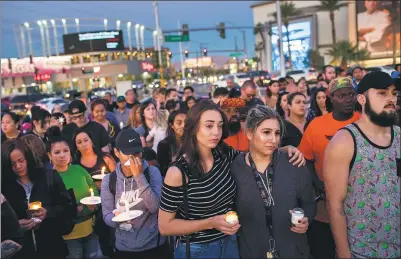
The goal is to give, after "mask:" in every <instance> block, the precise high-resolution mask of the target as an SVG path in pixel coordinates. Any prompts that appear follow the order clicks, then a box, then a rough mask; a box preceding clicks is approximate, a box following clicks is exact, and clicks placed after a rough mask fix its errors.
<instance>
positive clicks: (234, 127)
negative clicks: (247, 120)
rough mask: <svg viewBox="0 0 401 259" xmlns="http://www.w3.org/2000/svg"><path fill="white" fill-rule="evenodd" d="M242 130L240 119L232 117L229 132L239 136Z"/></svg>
mask: <svg viewBox="0 0 401 259" xmlns="http://www.w3.org/2000/svg"><path fill="white" fill-rule="evenodd" d="M240 129H241V122H240V120H239V118H238V117H236V116H234V117H231V119H230V121H229V122H228V131H229V132H230V135H235V134H237V133H238V132H239V131H240Z"/></svg>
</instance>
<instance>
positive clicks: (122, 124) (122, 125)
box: [120, 121, 124, 129]
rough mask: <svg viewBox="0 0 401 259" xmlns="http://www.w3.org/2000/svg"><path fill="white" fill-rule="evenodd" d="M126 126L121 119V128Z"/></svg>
mask: <svg viewBox="0 0 401 259" xmlns="http://www.w3.org/2000/svg"><path fill="white" fill-rule="evenodd" d="M123 127H124V123H123V122H122V121H120V128H121V129H122V128H123Z"/></svg>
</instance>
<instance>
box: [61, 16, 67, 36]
mask: <svg viewBox="0 0 401 259" xmlns="http://www.w3.org/2000/svg"><path fill="white" fill-rule="evenodd" d="M61 22H62V23H63V27H64V34H68V31H67V21H66V20H65V19H61Z"/></svg>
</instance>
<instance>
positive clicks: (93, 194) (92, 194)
mask: <svg viewBox="0 0 401 259" xmlns="http://www.w3.org/2000/svg"><path fill="white" fill-rule="evenodd" d="M89 191H90V193H91V197H94V196H95V193H94V192H93V189H92V188H90V189H89Z"/></svg>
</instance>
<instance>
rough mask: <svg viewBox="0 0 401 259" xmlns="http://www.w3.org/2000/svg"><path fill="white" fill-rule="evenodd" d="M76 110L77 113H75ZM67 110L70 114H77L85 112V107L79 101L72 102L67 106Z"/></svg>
mask: <svg viewBox="0 0 401 259" xmlns="http://www.w3.org/2000/svg"><path fill="white" fill-rule="evenodd" d="M77 109H78V111H77ZM68 110H70V114H71V115H74V114H78V113H83V112H85V111H86V106H85V104H84V102H83V101H81V100H74V101H72V102H71V103H70V104H69V105H68Z"/></svg>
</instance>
